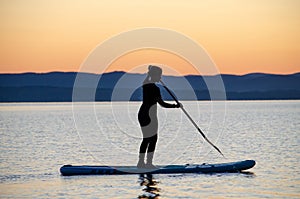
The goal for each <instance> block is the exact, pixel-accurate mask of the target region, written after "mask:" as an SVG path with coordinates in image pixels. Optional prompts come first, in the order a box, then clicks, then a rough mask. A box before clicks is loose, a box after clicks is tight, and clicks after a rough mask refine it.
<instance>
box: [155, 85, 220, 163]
mask: <svg viewBox="0 0 300 199" xmlns="http://www.w3.org/2000/svg"><path fill="white" fill-rule="evenodd" d="M160 83H161V84H162V85H163V87H164V88H165V89H166V90H167V91H168V93H169V94H170V95H171V97H172V98H173V99H174V100H175V102H176V103H177V104H180V103H179V101H178V99H177V97H176V96H175V94H173V92H172V91H171V90H170V89H169V88H168V87H167V86H166V85H165V83H164V82H163V81H162V80H160ZM180 108H181V110H182V111H183V112H184V114H185V115H186V116H187V117H188V118H189V120H190V121H191V122H192V124H193V125H194V126H195V128H196V129H197V130H198V132H199V133H200V134H201V135H202V137H203V138H204V139H205V140H206V141H207V142H208V143H209V144H210V145H211V146H212V147H214V148H215V149H216V150H217V151H218V152H219V153H220V154H221V155H222V156H223V157H224V158H225V156H224V155H223V153H222V152H221V150H220V149H219V148H218V147H217V146H215V145H214V144H213V143H212V142H211V141H210V140H209V139H207V137H206V136H205V134H204V133H203V132H202V130H201V129H200V128H199V126H198V125H197V124H196V122H195V121H194V120H193V118H192V117H191V116H190V115H189V114H188V112H187V111H186V110H185V109H184V107H183V106H180Z"/></svg>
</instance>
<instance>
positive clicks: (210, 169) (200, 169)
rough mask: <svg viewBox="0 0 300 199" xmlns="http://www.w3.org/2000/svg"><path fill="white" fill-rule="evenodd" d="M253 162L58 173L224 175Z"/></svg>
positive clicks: (74, 168) (85, 168)
mask: <svg viewBox="0 0 300 199" xmlns="http://www.w3.org/2000/svg"><path fill="white" fill-rule="evenodd" d="M254 165H255V161H254V160H244V161H240V162H230V163H219V164H192V165H189V164H187V165H168V166H157V169H146V168H137V167H136V166H89V165H82V166H72V165H64V166H62V167H61V168H60V172H61V174H62V175H64V176H71V175H120V174H143V173H151V174H168V173H226V172H239V171H243V170H247V169H250V168H252V167H253V166H254Z"/></svg>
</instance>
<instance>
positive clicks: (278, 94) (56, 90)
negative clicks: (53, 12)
mask: <svg viewBox="0 0 300 199" xmlns="http://www.w3.org/2000/svg"><path fill="white" fill-rule="evenodd" d="M77 75H78V74H77V73H74V72H69V73H63V72H51V73H42V74H39V73H23V74H0V93H1V95H0V102H39V101H40V102H44V101H46V102H48V101H72V93H73V87H74V82H75V79H76V76H77ZM80 77H81V78H82V79H83V81H80V83H79V84H76V85H77V87H78V88H80V89H85V90H86V89H92V88H93V87H97V89H96V88H95V89H96V93H95V98H94V99H95V100H96V101H110V100H111V99H112V98H111V97H112V95H113V96H116V95H114V94H113V92H116V91H118V92H119V93H121V92H122V93H125V95H126V94H128V93H129V94H130V97H129V98H128V97H127V98H124V99H123V98H122V97H120V98H118V96H117V97H115V98H114V100H128V99H130V100H141V88H140V85H141V84H142V81H143V79H144V78H145V75H143V74H129V73H124V72H113V73H105V74H103V75H96V74H89V73H80ZM220 77H221V78H222V80H223V82H224V87H225V90H226V95H227V99H231V100H241V99H249V100H255V99H300V86H299V85H300V73H296V74H291V75H273V74H263V73H252V74H247V75H242V76H237V75H220V76H219V75H217V76H203V77H202V76H195V75H189V76H184V77H175V76H164V77H163V79H164V81H165V82H166V83H167V84H168V86H169V87H170V88H171V89H172V90H174V92H175V93H176V95H177V96H178V97H179V98H180V99H181V100H195V99H198V100H210V99H211V98H210V95H209V92H208V88H207V84H206V83H207V82H215V81H217V79H219V78H220ZM77 81H78V80H77ZM95 82H96V83H97V85H95ZM212 90H213V92H222V89H221V88H214V89H210V92H212ZM133 91H134V92H133ZM162 92H163V96H164V98H166V99H171V98H170V96H169V95H168V94H167V93H166V92H165V91H164V89H162ZM83 100H84V99H83Z"/></svg>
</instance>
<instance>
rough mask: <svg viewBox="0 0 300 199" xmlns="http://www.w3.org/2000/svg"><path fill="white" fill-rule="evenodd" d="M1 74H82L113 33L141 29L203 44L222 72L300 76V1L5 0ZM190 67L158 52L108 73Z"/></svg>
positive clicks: (131, 56) (131, 58) (188, 70)
mask: <svg viewBox="0 0 300 199" xmlns="http://www.w3.org/2000/svg"><path fill="white" fill-rule="evenodd" d="M0 20H1V26H0V34H1V37H0V44H1V45H0V73H21V72H49V71H79V70H80V65H81V64H82V62H83V61H84V59H85V58H86V57H87V56H88V54H89V53H90V52H91V51H92V50H93V49H94V48H95V47H96V46H97V45H99V44H100V43H101V42H103V41H105V40H107V39H109V38H110V37H112V36H113V35H116V34H119V33H121V32H124V31H128V30H132V29H136V28H142V27H160V28H166V29H171V30H174V31H178V32H179V33H182V34H184V35H186V36H188V37H190V38H192V39H193V40H195V41H196V42H197V43H198V44H199V45H201V46H202V47H203V48H204V49H205V50H206V51H207V52H208V54H209V55H210V56H211V58H212V59H213V60H214V62H215V63H216V65H217V67H218V70H219V71H220V73H226V74H229V73H230V74H246V73H250V72H265V73H277V74H278V73H281V74H289V73H294V72H299V71H300V37H299V35H300V1H299V0H245V1H241V0H224V1H223V0H210V1H204V0H188V1H184V0H151V1H144V0H118V1H117V0H51V1H48V0H26V1H25V0H1V1H0ZM147 63H161V64H165V65H168V66H170V67H174V69H176V70H179V71H180V72H181V73H182V74H192V73H195V71H194V70H193V68H192V67H191V66H190V65H189V63H188V62H186V61H185V60H183V59H182V58H180V57H177V56H175V55H174V54H171V53H168V52H163V51H159V50H140V51H135V52H132V53H128V54H126V55H124V56H122V57H120V58H119V59H117V60H115V61H114V62H113V63H112V64H111V65H110V67H109V68H108V69H107V71H113V70H125V71H128V70H129V69H130V68H132V67H135V66H138V65H142V64H147Z"/></svg>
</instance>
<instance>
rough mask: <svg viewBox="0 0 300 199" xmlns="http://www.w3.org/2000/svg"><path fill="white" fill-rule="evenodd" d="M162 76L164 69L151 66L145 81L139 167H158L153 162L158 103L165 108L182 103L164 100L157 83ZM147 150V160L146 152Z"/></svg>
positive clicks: (140, 111) (141, 109)
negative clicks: (145, 160) (171, 102)
mask: <svg viewBox="0 0 300 199" xmlns="http://www.w3.org/2000/svg"><path fill="white" fill-rule="evenodd" d="M161 76H162V69H161V68H160V67H158V66H151V65H150V66H149V67H148V74H147V77H146V79H145V80H144V82H143V104H142V106H141V107H140V110H139V113H138V120H139V123H140V126H141V129H142V133H143V141H142V143H141V146H140V151H139V161H138V164H137V167H139V168H144V167H146V168H156V167H155V166H154V165H153V164H152V160H153V155H154V151H155V146H156V142H157V131H158V120H157V103H159V104H160V105H161V106H162V107H164V108H179V107H180V106H181V104H169V103H166V102H164V101H163V100H162V98H161V94H160V90H159V88H158V87H157V86H156V85H155V83H156V82H159V81H160V79H161ZM146 151H147V162H146V164H145V162H144V159H145V154H146Z"/></svg>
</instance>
